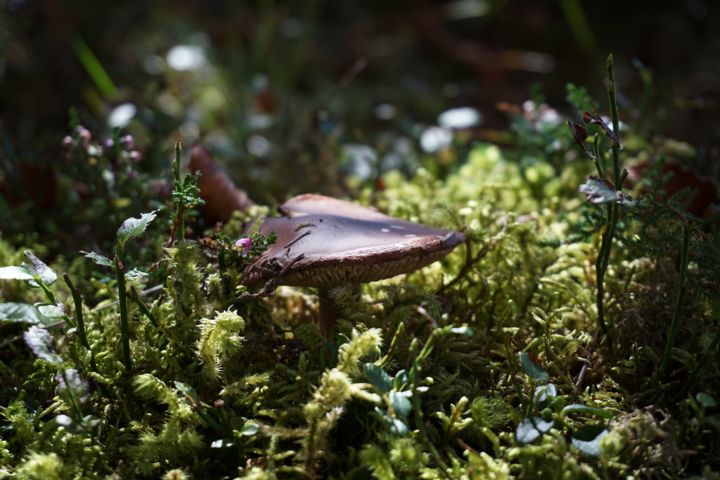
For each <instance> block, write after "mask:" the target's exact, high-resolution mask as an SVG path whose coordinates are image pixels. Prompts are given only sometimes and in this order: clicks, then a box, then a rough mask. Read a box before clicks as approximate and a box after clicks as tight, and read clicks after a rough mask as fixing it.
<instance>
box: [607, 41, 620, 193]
mask: <svg viewBox="0 0 720 480" xmlns="http://www.w3.org/2000/svg"><path fill="white" fill-rule="evenodd" d="M607 72H608V87H607V90H608V101H609V103H610V115H611V118H612V128H613V134H614V135H615V140H614V141H613V142H612V146H611V151H612V160H613V180H614V181H615V188H616V189H617V190H620V189H621V188H622V185H621V180H620V119H619V117H618V108H617V100H616V98H615V72H614V70H613V56H612V54H610V55H608V59H607Z"/></svg>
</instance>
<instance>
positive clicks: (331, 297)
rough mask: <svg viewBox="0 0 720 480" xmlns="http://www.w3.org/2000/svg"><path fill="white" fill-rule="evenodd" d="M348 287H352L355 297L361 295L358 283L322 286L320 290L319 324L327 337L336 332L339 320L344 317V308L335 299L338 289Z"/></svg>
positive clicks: (321, 331)
mask: <svg viewBox="0 0 720 480" xmlns="http://www.w3.org/2000/svg"><path fill="white" fill-rule="evenodd" d="M348 287H349V288H350V289H351V292H352V295H353V297H355V298H359V297H360V285H358V284H348V285H340V286H336V287H322V288H320V289H319V291H318V298H319V300H320V311H319V315H318V326H319V327H320V333H322V334H323V336H325V337H329V336H330V335H332V333H333V332H335V330H336V329H337V322H338V320H339V319H340V318H342V317H343V312H342V309H341V308H340V305H338V303H337V302H336V301H335V296H336V295H337V293H338V290H340V289H343V288H348Z"/></svg>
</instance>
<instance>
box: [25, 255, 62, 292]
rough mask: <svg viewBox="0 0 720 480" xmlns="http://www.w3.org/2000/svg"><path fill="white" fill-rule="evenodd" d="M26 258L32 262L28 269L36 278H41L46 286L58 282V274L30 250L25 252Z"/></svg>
mask: <svg viewBox="0 0 720 480" xmlns="http://www.w3.org/2000/svg"><path fill="white" fill-rule="evenodd" d="M25 257H26V258H27V259H28V260H29V261H30V265H29V266H27V267H26V268H27V269H28V270H30V272H32V274H33V275H34V276H37V277H39V278H40V281H41V282H43V283H44V284H45V285H52V284H53V283H55V281H56V280H57V274H56V273H55V272H54V271H53V269H52V268H50V267H48V266H47V265H46V264H45V262H43V261H42V260H40V259H39V258H38V257H36V256H35V254H34V253H32V252H31V251H30V250H27V251H26V252H25Z"/></svg>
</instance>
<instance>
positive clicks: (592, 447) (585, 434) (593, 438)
mask: <svg viewBox="0 0 720 480" xmlns="http://www.w3.org/2000/svg"><path fill="white" fill-rule="evenodd" d="M608 433H610V432H608V430H607V429H606V428H604V427H602V426H599V425H586V426H584V427H581V428H579V429H578V430H577V431H576V432H575V433H573V435H572V438H571V439H570V443H571V444H572V446H573V447H575V448H577V449H578V450H580V451H581V452H582V453H584V454H585V455H589V456H591V457H599V456H600V454H601V453H602V448H601V445H600V441H601V440H602V439H603V437H605V435H607V434H608Z"/></svg>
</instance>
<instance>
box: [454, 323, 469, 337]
mask: <svg viewBox="0 0 720 480" xmlns="http://www.w3.org/2000/svg"><path fill="white" fill-rule="evenodd" d="M450 331H451V332H452V333H456V334H458V335H465V336H466V337H471V336H472V334H473V329H472V328H470V327H468V326H467V325H463V326H461V327H454V328H451V329H450Z"/></svg>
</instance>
